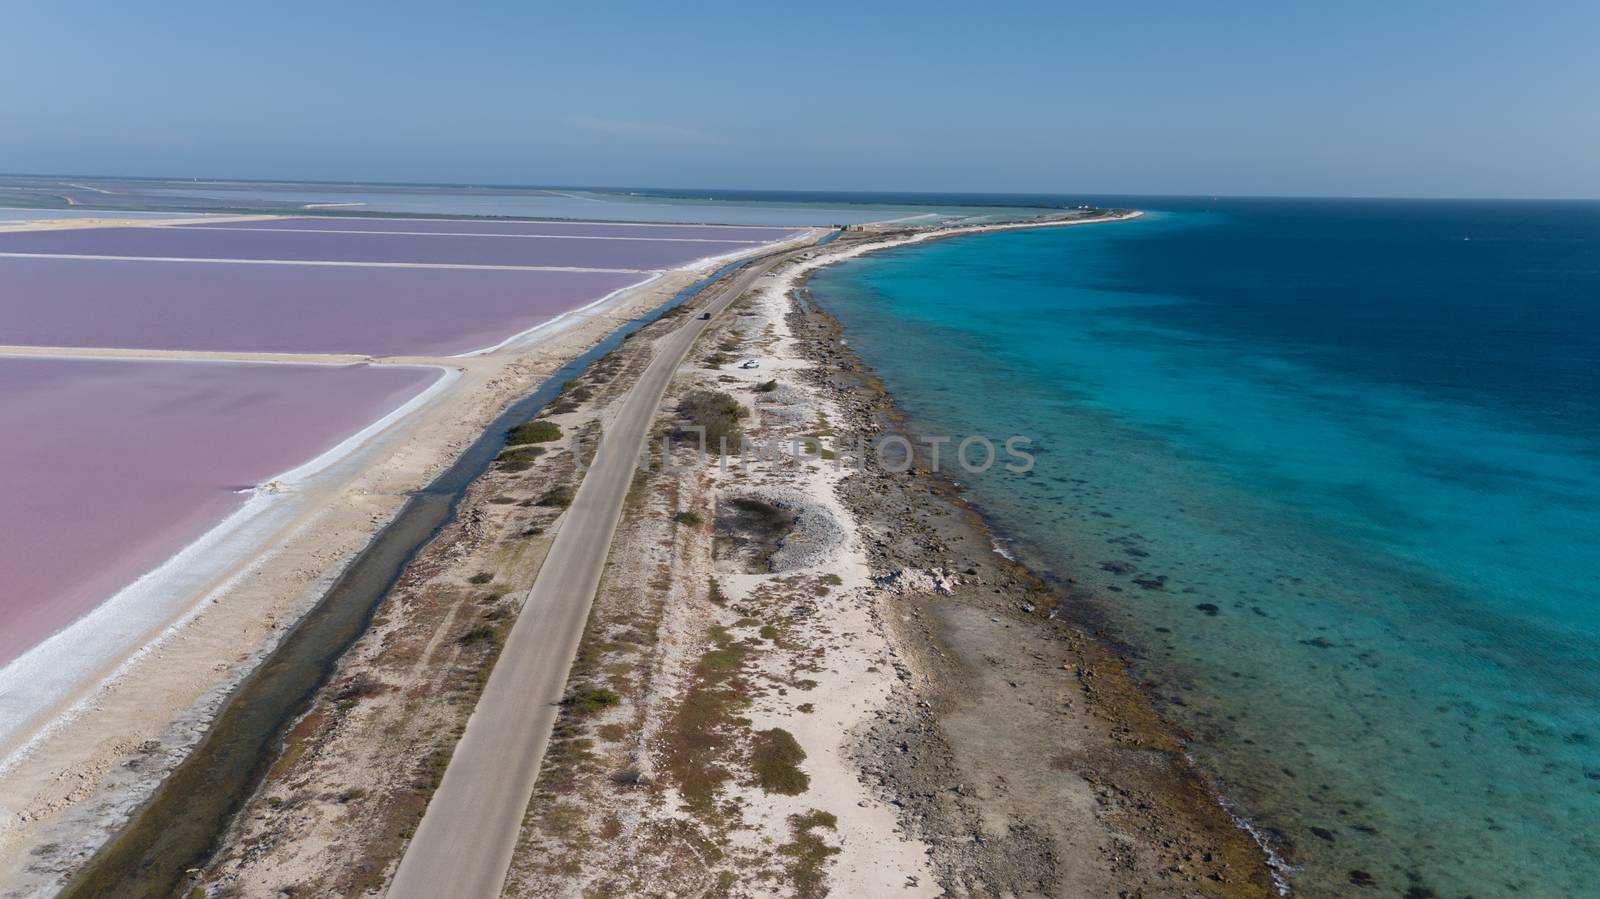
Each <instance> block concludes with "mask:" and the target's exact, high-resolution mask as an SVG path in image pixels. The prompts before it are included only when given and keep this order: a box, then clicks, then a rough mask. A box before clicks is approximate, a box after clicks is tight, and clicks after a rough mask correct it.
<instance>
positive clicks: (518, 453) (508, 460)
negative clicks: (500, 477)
mask: <svg viewBox="0 0 1600 899" xmlns="http://www.w3.org/2000/svg"><path fill="white" fill-rule="evenodd" d="M544 453H545V449H544V447H542V446H519V447H516V448H514V449H508V450H506V451H505V452H502V453H501V454H500V455H499V456H496V457H495V461H496V462H499V463H500V467H501V468H502V469H503V470H505V471H527V470H528V469H530V468H532V467H533V460H535V459H537V458H539V457H540V456H542V455H544Z"/></svg>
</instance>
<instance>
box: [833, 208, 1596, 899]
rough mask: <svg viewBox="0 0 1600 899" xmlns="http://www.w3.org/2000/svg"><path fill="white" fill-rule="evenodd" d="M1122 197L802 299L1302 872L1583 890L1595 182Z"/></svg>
mask: <svg viewBox="0 0 1600 899" xmlns="http://www.w3.org/2000/svg"><path fill="white" fill-rule="evenodd" d="M1113 202H1115V203H1116V205H1124V206H1135V207H1138V208H1142V209H1147V210H1150V214H1148V215H1147V216H1146V217H1144V218H1142V219H1139V220H1135V221H1132V222H1127V223H1120V224H1106V225H1093V226H1083V227H1071V228H1058V229H1038V230H1032V231H1019V232H1008V233H1000V234H992V235H983V236H974V237H965V238H957V239H952V240H947V241H942V242H937V243H933V244H928V245H924V246H917V247H911V248H904V249H896V250H891V251H887V252H883V253H879V254H875V255H871V256H867V257H863V258H861V259H859V260H855V261H852V262H848V263H845V264H842V265H839V266H835V267H833V268H830V269H827V270H824V271H823V272H821V273H819V275H818V276H817V277H816V278H815V279H814V281H813V284H812V290H813V296H814V298H815V299H816V301H817V302H818V303H819V304H820V305H821V306H822V307H823V308H825V309H827V310H828V311H830V312H832V313H834V314H835V315H837V316H838V317H839V318H840V319H841V320H842V321H843V323H844V325H845V326H846V333H847V336H848V338H849V340H850V342H851V344H852V345H853V346H854V347H855V348H856V349H857V351H858V352H859V353H860V354H861V356H862V357H863V358H864V359H865V361H866V362H867V363H869V364H870V365H872V366H873V367H874V368H876V369H877V370H878V371H879V373H880V374H881V375H882V376H883V378H884V381H885V383H886V384H887V386H888V388H889V390H890V391H891V392H892V393H893V394H894V395H895V396H896V398H897V399H898V400H899V401H900V402H901V403H902V405H903V406H904V408H905V409H906V411H907V413H908V414H909V415H910V417H911V419H912V421H913V423H914V425H915V427H916V428H917V429H918V430H920V431H922V432H924V433H938V434H953V435H957V436H958V437H959V436H961V435H967V434H986V435H991V436H1008V435H1012V434H1021V435H1026V436H1028V437H1031V438H1032V439H1033V440H1034V442H1035V445H1036V452H1037V453H1038V455H1037V459H1038V465H1037V468H1036V469H1035V471H1033V472H1032V473H1031V474H1028V475H1013V474H1009V473H1006V472H1003V471H1001V470H1000V469H999V468H998V467H997V468H995V469H993V470H991V471H990V472H989V473H987V474H985V475H983V476H973V477H968V478H965V481H966V483H967V484H968V486H969V487H970V489H971V497H972V499H973V500H974V501H975V502H976V503H977V504H978V505H979V507H980V508H981V509H982V510H983V511H984V512H985V513H986V514H987V515H988V516H989V517H990V518H991V520H992V521H993V522H994V523H995V525H996V527H997V531H998V533H1000V534H1001V535H1002V537H1003V538H1004V540H1005V541H1006V548H1007V550H1008V551H1009V552H1011V553H1013V554H1015V555H1016V556H1018V557H1019V558H1021V559H1023V560H1024V561H1026V562H1029V563H1030V564H1032V565H1034V566H1036V567H1037V568H1039V569H1042V570H1043V571H1045V572H1047V573H1048V574H1049V575H1051V576H1052V577H1054V578H1056V579H1058V580H1059V581H1060V582H1061V583H1062V584H1063V586H1064V589H1065V590H1066V592H1067V593H1068V595H1069V596H1070V601H1069V602H1068V603H1067V609H1066V612H1065V614H1067V615H1074V614H1077V615H1080V616H1082V617H1083V618H1084V619H1085V620H1089V621H1094V622H1098V623H1099V624H1100V626H1103V627H1104V628H1105V629H1106V630H1108V631H1109V632H1110V635H1111V636H1114V637H1115V638H1116V639H1118V640H1119V641H1121V642H1122V643H1124V644H1125V645H1126V646H1127V647H1128V648H1129V652H1130V654H1131V655H1132V657H1133V663H1134V666H1135V669H1136V673H1137V674H1138V675H1139V677H1140V678H1141V679H1142V681H1143V682H1144V683H1145V684H1146V685H1147V686H1148V687H1149V689H1150V691H1151V693H1152V695H1153V696H1154V697H1156V701H1157V702H1158V704H1159V706H1160V708H1161V710H1162V711H1163V712H1164V713H1165V714H1166V715H1167V716H1168V717H1169V718H1170V719H1171V720H1172V721H1173V722H1174V723H1175V724H1177V725H1178V726H1180V727H1181V728H1182V729H1184V730H1185V731H1186V732H1187V733H1188V734H1189V735H1190V737H1191V739H1192V742H1191V746H1190V748H1191V754H1192V755H1193V757H1194V758H1195V759H1196V760H1197V762H1198V763H1199V764H1200V765H1201V766H1202V767H1203V768H1205V769H1206V770H1207V771H1209V772H1210V773H1211V774H1212V775H1213V776H1214V777H1215V778H1216V780H1217V782H1218V783H1219V785H1220V787H1221V789H1222V790H1223V792H1224V795H1225V796H1226V797H1227V799H1228V801H1229V802H1230V803H1231V804H1232V805H1233V806H1234V808H1235V810H1236V811H1237V812H1238V813H1239V814H1240V815H1241V816H1242V817H1243V818H1245V819H1246V820H1248V821H1250V822H1251V823H1252V824H1254V825H1255V826H1257V827H1258V828H1260V829H1261V830H1262V831H1263V832H1264V833H1266V834H1268V835H1269V837H1270V839H1271V841H1272V842H1273V844H1274V846H1275V847H1276V848H1277V850H1278V851H1279V852H1280V853H1281V854H1282V855H1283V856H1284V857H1285V858H1286V859H1287V860H1288V861H1289V863H1290V864H1291V865H1292V873H1291V882H1292V883H1293V884H1294V886H1295V887H1296V890H1297V892H1299V893H1301V894H1303V895H1313V896H1333V895H1350V894H1353V893H1358V892H1359V893H1360V894H1361V895H1397V896H1398V895H1410V896H1413V897H1421V896H1433V895H1437V896H1441V897H1444V896H1450V897H1455V896H1476V897H1489V896H1549V897H1564V896H1595V895H1600V203H1533V202H1442V201H1370V200H1364V201H1332V200H1228V199H1223V200H1212V201H1198V200H1171V201H1164V200H1152V199H1148V198H1147V199H1142V200H1134V199H1118V200H1114V201H1113ZM1352 872H1364V873H1365V874H1366V875H1369V876H1370V877H1371V879H1372V880H1373V881H1374V882H1375V886H1372V887H1368V888H1361V889H1358V888H1357V887H1356V886H1354V885H1353V880H1352V877H1353V876H1354V878H1355V879H1356V880H1359V879H1361V878H1360V876H1359V875H1353V874H1352Z"/></svg>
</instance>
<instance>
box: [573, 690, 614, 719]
mask: <svg viewBox="0 0 1600 899" xmlns="http://www.w3.org/2000/svg"><path fill="white" fill-rule="evenodd" d="M621 701H622V697H621V696H618V695H617V691H615V690H611V689H607V688H605V687H588V688H585V689H582V690H579V691H577V692H576V693H573V694H572V695H571V696H569V697H567V707H568V708H570V709H572V710H573V711H574V712H576V713H577V714H579V715H593V714H594V713H595V712H598V711H600V710H601V709H608V708H611V707H612V706H614V705H616V704H617V703H619V702H621Z"/></svg>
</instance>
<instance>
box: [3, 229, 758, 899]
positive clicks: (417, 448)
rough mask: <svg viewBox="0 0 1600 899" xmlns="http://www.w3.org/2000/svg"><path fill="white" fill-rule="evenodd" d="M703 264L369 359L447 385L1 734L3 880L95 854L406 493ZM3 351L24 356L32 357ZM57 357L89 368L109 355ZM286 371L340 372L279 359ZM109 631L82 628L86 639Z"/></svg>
mask: <svg viewBox="0 0 1600 899" xmlns="http://www.w3.org/2000/svg"><path fill="white" fill-rule="evenodd" d="M77 224H78V223H76V222H73V223H66V224H64V226H74V225H77ZM97 224H104V222H97ZM129 224H148V223H147V222H137V221H133V222H129ZM764 250H765V248H762V250H758V251H755V252H760V251H764ZM751 252H752V251H749V250H745V251H743V252H741V253H740V254H738V255H746V254H749V253H751ZM722 258H723V257H717V259H718V261H720V260H721V259H722ZM694 266H695V268H693V269H677V270H672V271H667V272H662V273H659V274H655V275H652V276H651V277H649V278H646V279H645V280H644V281H643V282H641V283H639V284H636V285H633V286H632V287H629V288H625V289H623V290H620V291H617V292H615V293H613V294H611V295H609V296H607V297H604V298H602V299H601V300H600V301H597V302H595V303H591V304H589V305H588V306H585V307H584V308H582V309H579V310H572V311H569V312H568V313H565V314H563V315H561V316H559V317H558V318H557V319H555V320H553V321H547V322H544V323H541V324H540V325H538V326H536V327H534V328H532V329H530V330H528V331H525V332H523V333H521V334H518V335H513V337H511V338H509V339H507V340H506V341H502V342H501V343H500V344H497V345H496V346H493V347H487V348H484V349H483V350H480V351H476V352H475V353H474V354H473V355H471V356H457V357H394V358H381V359H374V358H368V357H359V361H364V362H367V363H369V364H378V365H390V364H393V365H428V366H432V367H436V368H439V369H441V370H443V371H445V372H447V374H446V375H445V376H443V377H442V378H441V380H440V381H438V382H436V383H435V384H434V385H433V386H432V387H430V388H429V390H428V391H426V395H425V396H419V397H417V398H414V399H413V401H412V402H410V403H408V404H406V405H407V408H405V409H404V411H401V410H395V411H394V412H392V413H391V414H390V415H388V416H386V417H385V418H384V419H383V420H382V421H380V422H376V423H372V424H370V425H368V426H367V427H366V428H364V429H363V430H362V431H361V432H360V433H358V434H357V435H354V436H352V437H351V438H350V439H349V440H347V441H346V442H345V444H342V445H341V447H340V448H338V450H337V452H330V453H329V454H325V456H324V457H321V458H319V460H316V464H314V465H313V464H311V463H307V465H305V466H300V467H298V468H296V469H295V470H294V471H291V472H286V473H285V475H284V477H283V478H282V480H285V481H294V482H296V483H294V484H292V485H291V486H292V487H293V489H292V490H291V491H288V492H286V493H281V494H266V493H264V492H262V493H258V494H257V496H254V497H252V498H251V500H250V501H249V502H247V508H248V510H249V512H250V514H248V515H244V514H242V513H243V512H244V510H241V513H240V514H236V515H235V516H231V517H230V518H229V520H228V522H229V524H228V525H227V526H225V527H224V526H219V528H217V529H213V534H217V532H218V531H219V530H220V531H222V532H224V535H225V537H226V539H222V537H218V538H215V539H213V541H212V542H213V544H225V546H220V547H219V546H211V547H209V548H210V549H213V550H215V549H219V548H220V549H224V550H226V551H224V552H221V553H213V552H206V551H205V550H206V549H207V548H208V547H206V546H203V545H202V546H200V547H199V548H197V547H196V546H193V545H192V546H191V547H189V548H187V549H186V550H184V551H183V552H180V553H179V554H178V556H175V557H174V558H173V559H172V560H169V565H167V566H164V568H167V569H170V573H173V574H176V573H178V572H180V571H181V572H182V573H183V575H184V577H183V578H181V579H179V580H170V581H166V582H165V586H166V587H167V588H169V589H172V590H176V592H177V594H181V596H180V595H174V594H166V597H165V598H166V600H167V602H166V603H165V606H166V607H165V609H164V612H165V614H164V615H161V616H154V617H155V618H161V619H162V620H150V621H147V622H146V625H145V627H144V630H143V632H142V633H141V634H140V635H139V637H138V638H135V640H133V641H129V642H137V643H138V645H137V646H134V647H133V648H132V651H131V654H127V655H126V656H125V657H113V658H105V659H100V660H99V662H98V665H96V666H95V667H94V669H93V670H92V671H84V672H81V675H82V676H80V677H77V678H67V679H65V680H70V681H72V683H70V684H67V683H65V682H63V683H58V684H57V685H56V686H55V688H54V689H53V692H52V696H51V697H50V701H49V702H48V705H49V708H40V709H37V710H35V711H33V713H32V714H31V716H30V718H29V720H28V722H27V723H26V724H24V725H22V726H21V727H13V728H12V729H11V730H10V732H8V734H7V735H5V736H4V737H0V740H3V742H0V758H3V759H4V762H3V764H0V882H3V883H6V884H8V885H15V886H17V887H20V888H21V889H22V894H24V895H25V894H27V892H28V891H27V888H26V886H24V884H26V883H27V882H29V881H30V879H31V878H30V877H28V876H27V875H26V870H27V869H28V868H29V867H30V861H29V859H30V852H31V851H32V850H33V849H35V848H37V847H38V846H40V845H41V844H46V843H48V844H52V845H53V846H66V847H77V848H79V849H86V848H92V846H93V845H95V844H97V842H98V835H101V834H103V833H104V832H105V829H106V828H107V827H109V826H113V825H114V824H115V823H116V822H117V821H118V820H120V819H121V818H122V817H124V816H125V815H126V813H127V811H128V810H129V809H131V808H132V807H133V806H134V805H135V804H136V803H137V800H138V798H139V797H140V796H142V795H144V794H145V793H147V792H148V790H149V789H151V788H153V786H154V785H155V784H156V783H158V782H159V780H160V777H161V774H162V772H164V771H166V770H170V769H171V767H172V766H173V765H174V764H176V762H177V761H178V760H180V759H181V757H182V755H183V752H184V750H185V748H186V747H187V746H188V745H191V744H192V743H193V741H194V739H195V738H196V737H197V736H198V734H199V733H200V732H201V731H202V730H203V726H204V722H205V721H207V720H208V719H209V717H210V715H211V714H212V712H213V711H214V710H215V708H216V707H217V706H218V705H219V704H220V702H221V701H222V699H223V698H225V696H226V695H227V693H228V692H229V690H230V689H231V687H232V686H233V685H234V684H236V683H237V682H238V681H239V680H240V679H241V678H242V677H243V676H244V675H245V674H246V673H248V672H249V671H250V670H251V669H252V668H253V667H254V665H255V664H256V663H257V662H258V661H259V660H260V659H261V658H263V657H264V655H265V654H266V653H267V652H268V651H270V649H271V647H272V646H273V645H274V644H275V643H276V641H277V639H278V637H280V636H281V635H282V633H283V632H284V631H285V630H287V628H288V627H289V626H290V625H292V623H293V622H294V621H296V620H297V619H298V618H299V617H300V615H301V614H303V613H304V611H305V610H306V609H308V608H309V607H310V606H311V605H313V604H314V603H315V602H316V600H317V598H318V597H319V596H320V595H321V592H322V591H323V590H325V589H326V587H327V586H328V585H329V584H330V583H331V582H332V580H333V579H334V578H335V577H336V576H337V574H338V573H339V572H340V571H341V570H342V569H343V567H344V565H345V564H346V563H347V562H348V561H349V559H351V558H352V557H353V556H354V555H355V553H356V552H358V551H359V550H360V549H361V547H362V546H364V545H365V544H366V542H367V541H368V540H370V538H371V536H372V534H374V533H375V532H376V531H377V530H378V529H379V528H381V527H382V526H383V525H384V524H386V523H387V522H388V521H389V520H391V518H392V517H393V516H394V514H395V513H396V512H397V511H398V509H399V508H400V506H401V504H402V503H403V502H404V500H405V498H406V496H407V495H408V493H409V492H411V491H414V490H416V489H417V488H419V487H421V486H423V485H424V484H426V483H428V482H429V481H430V480H431V479H432V477H433V476H434V475H435V474H436V473H437V472H438V471H440V470H442V469H443V468H444V467H445V466H446V465H447V464H448V463H449V462H450V461H451V460H453V459H454V457H455V455H456V454H457V453H458V452H459V451H460V450H461V449H463V448H464V447H465V446H467V445H468V444H469V443H470V442H471V441H472V440H473V439H474V438H475V437H476V436H477V435H478V433H480V432H481V430H482V428H483V427H484V426H485V424H486V423H487V422H488V421H489V420H490V419H492V418H493V417H494V416H495V415H497V414H498V413H499V412H500V411H501V410H502V409H503V408H504V407H505V406H506V405H507V404H508V403H509V402H511V401H512V400H514V399H516V398H517V397H519V396H521V395H523V394H525V393H527V392H528V391H529V390H531V389H532V388H533V387H534V386H535V385H537V384H538V383H539V382H540V381H541V380H543V379H544V378H545V377H546V376H547V375H548V374H549V373H550V372H552V371H554V370H555V369H556V368H558V367H559V366H560V365H561V364H562V363H564V362H565V361H566V360H568V359H570V358H573V357H574V356H577V355H579V354H580V353H581V352H582V351H583V350H584V349H586V348H588V347H589V346H591V345H592V344H594V343H595V342H596V341H598V340H599V339H601V338H603V337H604V336H605V335H607V334H609V333H610V332H611V331H612V330H614V329H615V328H616V327H617V326H618V325H620V324H622V323H624V322H626V321H628V320H631V319H633V318H636V317H638V316H639V315H640V314H642V313H643V312H645V311H648V310H649V309H651V308H654V307H655V306H657V305H660V304H661V303H662V302H664V301H665V300H667V299H669V298H670V297H671V296H672V295H673V294H675V293H676V292H677V291H678V290H680V289H682V288H683V287H684V286H687V285H688V284H690V283H693V281H695V280H697V279H698V278H699V277H700V276H701V275H702V274H703V272H705V271H707V270H710V269H712V268H715V267H716V263H714V262H697V263H694ZM6 352H7V354H8V355H19V356H21V355H27V354H28V348H6ZM50 352H51V351H48V350H47V351H46V354H48V353H50ZM59 354H60V355H63V356H73V357H80V358H81V357H88V356H93V355H95V354H96V351H93V350H87V351H85V350H78V351H72V350H65V351H59ZM104 355H106V356H111V357H115V358H196V357H203V358H214V359H228V358H234V357H236V355H242V356H247V357H251V358H249V361H266V360H263V359H261V358H260V356H261V355H263V354H227V353H217V354H198V353H197V354H182V353H179V354H174V353H162V352H153V353H141V352H139V351H122V352H111V353H105V354H104ZM264 355H269V356H278V355H279V354H264ZM274 361H284V362H305V361H314V362H315V361H323V362H329V363H332V362H335V361H336V360H335V359H328V358H326V357H309V358H307V357H299V356H295V355H293V354H282V355H281V360H274ZM337 361H339V362H343V361H346V360H344V359H337ZM349 361H357V360H354V359H352V360H349ZM258 500H260V502H258ZM252 503H254V504H255V505H256V506H258V507H271V510H270V511H271V514H266V515H263V514H257V513H262V512H267V511H268V509H267V508H249V507H250V505H251V504H252ZM235 519H238V520H237V521H236V520H235ZM211 536H212V535H208V537H211ZM191 550H192V552H191ZM184 553H189V555H188V556H185V555H184ZM196 556H205V557H206V561H207V565H206V566H205V569H204V570H201V569H200V568H198V567H196V566H194V565H191V564H187V563H189V562H191V561H192V560H193V559H194V558H195V557H196ZM219 557H220V561H219ZM147 586H148V584H147ZM163 593H164V594H165V593H166V591H163ZM102 614H103V615H104V614H110V613H109V612H108V613H102ZM99 623H101V622H99V621H96V622H89V621H88V620H87V619H85V620H84V625H85V627H90V626H92V625H93V624H99ZM129 636H131V635H124V637H129ZM47 642H48V641H47ZM68 642H71V641H68ZM74 648H76V647H74ZM25 658H26V657H25ZM29 667H32V666H31V665H30V666H29ZM18 670H19V671H20V670H22V669H18ZM6 671H7V672H9V671H10V667H9V666H8V668H7V669H6ZM3 676H5V675H4V674H0V677H3ZM0 683H3V681H0ZM47 723H48V724H49V726H47V727H45V726H44V725H46V724H47ZM41 728H43V729H41ZM136 753H137V754H138V760H139V766H138V770H137V771H130V770H129V769H128V768H127V767H126V765H125V764H124V763H125V762H127V761H128V760H129V759H130V757H132V756H133V755H134V754H136Z"/></svg>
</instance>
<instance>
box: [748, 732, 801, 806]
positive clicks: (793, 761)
mask: <svg viewBox="0 0 1600 899" xmlns="http://www.w3.org/2000/svg"><path fill="white" fill-rule="evenodd" d="M805 759H806V751H805V750H804V749H801V748H800V744H799V743H798V742H797V741H796V740H795V738H794V734H791V733H789V732H788V731H786V730H784V729H783V728H781V727H774V728H772V729H771V730H761V731H756V736H755V743H754V745H753V746H752V747H751V750H750V767H751V769H752V770H754V772H755V776H756V785H757V786H759V787H761V789H763V790H766V791H767V792H768V793H782V794H783V795H785V796H798V795H800V794H801V793H804V792H805V791H806V790H807V789H809V788H810V787H811V778H810V777H808V776H807V775H806V773H805V772H804V771H801V770H800V763H801V762H803V761H805Z"/></svg>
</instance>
